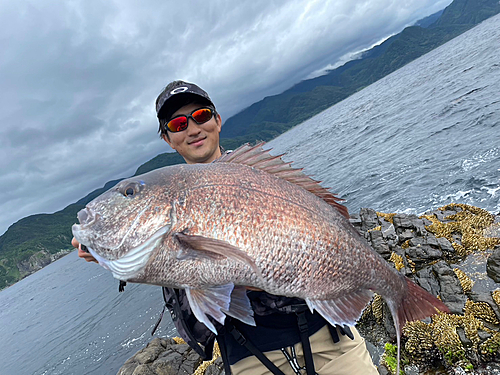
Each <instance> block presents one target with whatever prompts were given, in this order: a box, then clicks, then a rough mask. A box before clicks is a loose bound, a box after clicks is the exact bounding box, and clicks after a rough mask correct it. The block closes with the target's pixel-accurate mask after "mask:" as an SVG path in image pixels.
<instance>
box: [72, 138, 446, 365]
mask: <svg viewBox="0 0 500 375" xmlns="http://www.w3.org/2000/svg"><path fill="white" fill-rule="evenodd" d="M78 217H79V218H80V224H75V225H74V226H73V234H74V236H75V238H76V239H77V240H78V241H79V242H80V243H81V244H83V245H85V246H87V247H88V248H89V251H90V252H91V253H92V254H93V255H94V257H96V259H97V260H98V261H99V263H100V264H101V265H103V267H105V268H108V269H110V270H111V272H113V275H114V276H115V277H116V278H118V279H120V280H123V281H127V282H137V283H147V284H154V285H160V286H167V287H172V288H182V289H185V290H186V295H187V297H188V300H189V303H190V306H191V309H192V311H193V313H194V314H195V316H196V318H197V319H198V320H200V321H201V322H203V323H204V324H205V325H206V326H207V327H208V328H209V329H211V330H213V331H214V332H216V328H215V326H214V325H213V324H212V322H211V320H210V318H209V317H211V318H213V319H215V320H216V321H218V322H219V323H221V324H223V323H224V319H225V317H226V316H227V315H229V316H232V317H234V318H237V319H240V320H241V321H242V322H244V323H246V324H255V322H254V320H253V311H252V310H251V305H250V302H249V300H248V298H247V297H246V293H245V291H246V287H253V288H260V289H263V290H265V291H267V292H269V293H271V294H276V295H283V296H288V297H299V298H302V299H304V300H305V301H306V303H307V304H308V306H309V308H310V309H311V311H313V310H316V311H318V312H319V313H320V314H321V315H322V316H323V317H324V318H325V319H326V320H327V321H329V322H330V323H331V324H332V325H335V324H338V325H352V324H354V323H355V321H356V320H357V319H358V318H359V317H360V315H361V313H362V311H363V309H364V307H365V306H366V304H367V303H368V302H369V300H370V299H371V297H372V295H373V293H374V292H375V293H378V294H380V295H381V296H382V297H384V299H385V300H386V302H387V303H388V306H389V308H390V310H391V314H392V315H393V318H394V323H395V326H396V332H397V343H398V359H399V343H400V334H401V329H402V327H403V325H404V324H405V323H406V321H409V320H415V319H423V318H425V317H428V316H430V315H432V314H434V313H436V308H439V309H440V310H442V311H448V308H447V307H446V305H444V304H443V303H442V302H441V301H439V300H438V299H437V298H436V297H434V296H432V295H431V294H429V293H428V292H426V291H425V290H423V289H422V288H420V287H419V286H417V285H416V284H414V283H413V282H412V281H410V280H409V279H407V278H405V277H404V276H403V275H401V274H399V273H398V272H397V271H396V270H395V269H394V268H392V267H391V266H389V265H388V263H387V262H386V261H385V260H384V259H382V257H381V256H380V255H379V254H377V253H376V252H375V251H373V250H372V249H371V248H370V246H369V245H368V244H367V242H366V241H365V239H364V238H362V237H361V236H360V235H359V234H358V233H357V231H356V230H355V229H354V228H353V227H352V225H351V224H350V222H349V220H348V214H347V210H346V208H345V207H344V206H342V205H340V204H339V198H337V197H336V196H335V195H333V194H332V193H331V192H329V190H327V189H325V188H324V187H322V186H321V185H320V184H319V183H318V182H317V181H315V180H313V179H311V178H310V177H308V176H306V175H305V174H304V173H303V172H302V171H301V170H299V169H294V168H292V167H291V165H290V163H285V162H284V161H283V160H282V159H281V156H272V155H270V154H269V152H267V151H264V150H263V148H262V145H257V146H254V147H251V146H248V145H245V146H242V147H241V148H239V149H238V150H236V151H235V152H233V153H231V154H229V155H225V156H223V157H222V158H220V159H219V160H217V161H216V162H214V163H211V164H196V165H177V166H170V167H165V168H161V169H158V170H155V171H152V172H149V173H146V174H144V175H141V176H135V177H133V178H131V179H127V180H123V181H121V182H120V183H119V184H118V185H117V186H116V187H114V188H112V189H111V190H109V191H108V192H106V193H104V194H103V195H101V196H99V197H97V198H96V199H95V200H94V201H92V202H90V203H89V204H88V205H87V207H86V208H85V209H84V211H83V212H81V213H79V215H78ZM398 363H399V361H398Z"/></svg>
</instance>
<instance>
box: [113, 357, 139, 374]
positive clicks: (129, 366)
mask: <svg viewBox="0 0 500 375" xmlns="http://www.w3.org/2000/svg"><path fill="white" fill-rule="evenodd" d="M136 367H137V363H134V362H133V361H131V358H129V359H128V360H127V362H125V364H124V365H123V366H122V367H121V368H120V370H119V371H118V373H117V374H116V375H132V374H133V373H134V370H135V369H136Z"/></svg>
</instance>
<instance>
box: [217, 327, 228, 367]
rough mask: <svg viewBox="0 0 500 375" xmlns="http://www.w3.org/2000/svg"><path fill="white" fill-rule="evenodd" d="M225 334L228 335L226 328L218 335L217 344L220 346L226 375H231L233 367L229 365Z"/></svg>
mask: <svg viewBox="0 0 500 375" xmlns="http://www.w3.org/2000/svg"><path fill="white" fill-rule="evenodd" d="M225 334H226V327H223V328H222V329H221V331H220V332H219V334H218V335H217V343H218V344H219V350H220V356H221V357H222V363H223V364H224V374H225V375H231V366H230V365H229V358H228V355H227V346H226V341H225V340H224V335H225Z"/></svg>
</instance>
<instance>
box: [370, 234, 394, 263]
mask: <svg viewBox="0 0 500 375" xmlns="http://www.w3.org/2000/svg"><path fill="white" fill-rule="evenodd" d="M368 234H369V239H370V242H371V245H372V247H373V249H374V250H375V251H376V252H377V253H379V254H380V255H382V257H383V258H384V259H386V260H387V259H389V258H390V256H391V253H392V252H391V249H389V245H387V242H386V241H385V239H384V235H383V233H382V231H380V230H372V231H370V232H368Z"/></svg>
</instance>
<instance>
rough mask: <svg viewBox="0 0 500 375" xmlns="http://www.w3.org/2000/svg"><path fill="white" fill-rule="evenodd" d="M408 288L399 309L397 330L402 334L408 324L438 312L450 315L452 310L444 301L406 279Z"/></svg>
mask: <svg viewBox="0 0 500 375" xmlns="http://www.w3.org/2000/svg"><path fill="white" fill-rule="evenodd" d="M405 281H406V286H407V287H408V289H407V293H406V295H405V296H404V297H403V299H402V300H401V304H400V306H396V307H397V312H396V314H397V316H398V321H399V324H400V326H399V327H396V329H397V330H398V331H399V332H400V333H401V330H402V329H403V327H404V325H405V324H406V322H412V321H414V320H421V319H425V318H427V317H429V316H431V315H434V314H436V313H437V311H436V309H437V310H440V311H443V312H447V313H449V312H450V310H449V309H448V306H446V305H445V304H444V303H443V302H442V301H440V300H439V299H438V298H436V297H434V296H433V295H432V294H430V293H429V292H428V291H426V290H425V289H423V288H422V287H420V286H418V285H417V284H415V283H414V282H413V281H411V280H410V279H408V278H406V277H405Z"/></svg>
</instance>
